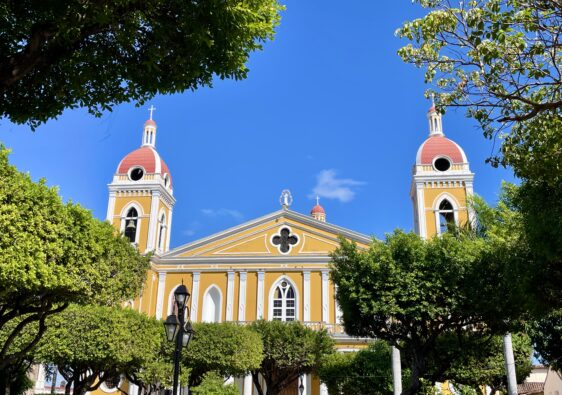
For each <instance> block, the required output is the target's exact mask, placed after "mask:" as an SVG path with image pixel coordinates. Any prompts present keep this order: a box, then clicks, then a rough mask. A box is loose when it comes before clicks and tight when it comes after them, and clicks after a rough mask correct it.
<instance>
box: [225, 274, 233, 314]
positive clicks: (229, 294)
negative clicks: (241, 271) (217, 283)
mask: <svg viewBox="0 0 562 395" xmlns="http://www.w3.org/2000/svg"><path fill="white" fill-rule="evenodd" d="M227 278H228V281H227V284H226V321H232V320H233V317H234V272H233V271H228V272H227Z"/></svg>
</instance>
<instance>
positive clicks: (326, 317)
mask: <svg viewBox="0 0 562 395" xmlns="http://www.w3.org/2000/svg"><path fill="white" fill-rule="evenodd" d="M328 287H329V282H328V271H327V270H322V321H323V322H330V309H329V305H328Z"/></svg>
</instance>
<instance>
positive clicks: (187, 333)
mask: <svg viewBox="0 0 562 395" xmlns="http://www.w3.org/2000/svg"><path fill="white" fill-rule="evenodd" d="M189 297H190V294H189V291H188V290H187V287H186V286H185V285H183V284H182V285H180V286H179V287H178V288H177V289H176V290H175V291H174V301H175V303H176V306H177V307H178V313H177V315H175V314H170V315H169V316H168V318H166V321H165V322H164V328H165V330H166V338H167V339H168V341H170V342H173V341H175V342H176V348H175V349H174V392H173V395H178V383H179V375H180V357H181V349H182V347H187V345H188V344H189V341H190V340H191V336H192V335H193V333H194V331H193V328H192V327H191V322H189V321H187V323H186V322H185V313H186V310H187V314H188V315H189V308H187V307H186V305H187V301H188V300H189Z"/></svg>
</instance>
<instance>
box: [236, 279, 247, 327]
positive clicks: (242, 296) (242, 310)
mask: <svg viewBox="0 0 562 395" xmlns="http://www.w3.org/2000/svg"><path fill="white" fill-rule="evenodd" d="M246 278H247V273H246V272H240V287H239V289H238V321H246Z"/></svg>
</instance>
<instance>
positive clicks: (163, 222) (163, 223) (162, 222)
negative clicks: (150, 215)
mask: <svg viewBox="0 0 562 395" xmlns="http://www.w3.org/2000/svg"><path fill="white" fill-rule="evenodd" d="M162 217H164V220H162ZM157 219H158V224H157V226H156V244H155V249H156V251H158V252H164V251H165V250H166V239H167V237H168V232H167V230H168V221H167V219H168V216H167V215H166V210H164V207H162V208H161V209H160V211H159V212H158V217H157ZM162 226H163V227H164V230H163V232H162V238H163V239H164V240H163V242H162V240H160V238H161V237H160V228H161V227H162ZM161 245H162V248H160V246H161Z"/></svg>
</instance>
